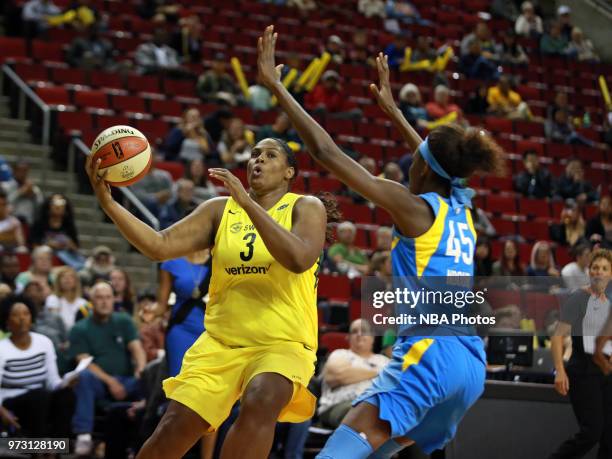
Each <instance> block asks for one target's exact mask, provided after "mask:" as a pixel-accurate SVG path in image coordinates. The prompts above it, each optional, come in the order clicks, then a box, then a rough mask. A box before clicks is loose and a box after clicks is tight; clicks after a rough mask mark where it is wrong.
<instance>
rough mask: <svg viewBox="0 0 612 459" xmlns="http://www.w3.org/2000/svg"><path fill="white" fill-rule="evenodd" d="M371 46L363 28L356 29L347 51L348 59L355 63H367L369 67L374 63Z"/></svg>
mask: <svg viewBox="0 0 612 459" xmlns="http://www.w3.org/2000/svg"><path fill="white" fill-rule="evenodd" d="M373 55H374V53H373V52H372V47H371V46H370V45H369V43H368V34H367V33H366V32H365V31H363V30H357V31H356V32H355V33H354V34H353V46H352V47H351V49H350V50H349V53H348V61H349V63H351V64H355V65H364V64H368V65H369V66H371V67H374V66H375V65H376V62H375V61H374V58H373V57H372V56H373Z"/></svg>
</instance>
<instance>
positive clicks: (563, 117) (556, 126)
mask: <svg viewBox="0 0 612 459" xmlns="http://www.w3.org/2000/svg"><path fill="white" fill-rule="evenodd" d="M544 127H545V131H546V138H547V139H548V140H550V141H552V142H559V143H565V144H569V145H586V146H589V147H593V146H594V145H595V144H594V143H593V142H591V141H590V140H589V139H587V138H586V137H583V136H581V135H580V134H578V133H577V132H576V129H574V126H572V123H571V120H570V117H569V114H568V113H567V111H565V110H561V109H558V110H557V111H555V112H554V114H553V118H552V119H550V120H548V121H546V124H545V125H544Z"/></svg>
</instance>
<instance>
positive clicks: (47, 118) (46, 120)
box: [2, 64, 51, 145]
mask: <svg viewBox="0 0 612 459" xmlns="http://www.w3.org/2000/svg"><path fill="white" fill-rule="evenodd" d="M2 73H3V74H5V75H6V76H8V77H9V78H10V79H11V81H12V82H13V83H15V85H17V86H18V87H19V89H21V92H20V93H19V110H18V117H19V119H25V96H27V97H28V98H29V99H30V100H32V102H34V103H35V104H36V105H38V108H40V109H41V110H42V112H43V129H42V144H43V145H49V140H50V136H51V110H50V108H49V106H48V105H47V104H46V103H45V102H43V100H42V99H41V98H40V97H38V95H37V94H36V93H35V92H34V91H32V89H31V88H30V87H29V86H28V85H27V84H26V83H25V82H24V81H23V80H22V79H21V78H20V77H19V75H17V74H16V73H15V72H14V71H13V69H12V68H10V67H9V66H8V65H7V64H4V65H3V66H2Z"/></svg>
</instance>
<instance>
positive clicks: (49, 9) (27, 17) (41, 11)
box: [21, 0, 61, 36]
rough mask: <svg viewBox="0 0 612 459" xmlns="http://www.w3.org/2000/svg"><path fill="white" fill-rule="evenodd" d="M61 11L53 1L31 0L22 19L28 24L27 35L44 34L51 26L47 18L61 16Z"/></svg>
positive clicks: (26, 5)
mask: <svg viewBox="0 0 612 459" xmlns="http://www.w3.org/2000/svg"><path fill="white" fill-rule="evenodd" d="M60 13H61V10H60V9H59V7H57V6H56V5H55V4H54V3H53V2H52V1H51V0H30V1H29V2H27V3H26V4H25V5H24V6H23V10H22V11H21V18H22V19H23V21H24V22H25V24H26V29H27V32H28V33H27V35H28V36H34V35H37V34H38V33H40V32H44V31H45V30H46V29H47V28H48V27H49V24H48V23H47V18H49V17H50V16H55V15H57V14H60Z"/></svg>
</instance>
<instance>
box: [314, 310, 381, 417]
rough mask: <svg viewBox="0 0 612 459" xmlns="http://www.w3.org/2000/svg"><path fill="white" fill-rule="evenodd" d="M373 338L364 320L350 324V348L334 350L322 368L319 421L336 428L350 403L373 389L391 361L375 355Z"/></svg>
mask: <svg viewBox="0 0 612 459" xmlns="http://www.w3.org/2000/svg"><path fill="white" fill-rule="evenodd" d="M373 347H374V336H373V333H372V331H371V330H370V325H369V324H368V322H366V321H365V320H363V319H357V320H355V321H353V322H352V323H351V326H350V329H349V349H336V350H335V351H333V352H332V353H331V354H330V355H329V358H328V359H327V362H325V366H324V367H323V389H322V394H321V398H320V399H319V408H318V413H319V419H320V420H321V422H322V424H323V425H324V426H326V427H329V428H332V429H335V428H336V427H338V426H339V425H340V423H341V422H342V419H343V418H344V416H345V415H346V413H348V411H349V409H350V408H351V402H352V401H353V400H354V399H355V398H356V397H357V396H359V395H360V394H361V393H362V392H363V391H364V390H366V389H367V388H368V387H370V384H371V383H372V380H373V379H374V378H375V377H376V376H377V375H378V373H379V372H380V371H381V370H382V369H383V367H384V366H385V365H386V364H387V362H388V361H389V359H388V358H387V357H385V356H384V355H381V354H374V353H373V352H372V349H373Z"/></svg>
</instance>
